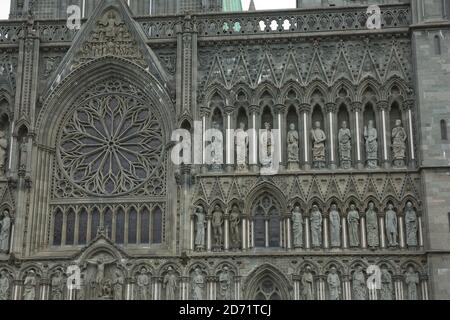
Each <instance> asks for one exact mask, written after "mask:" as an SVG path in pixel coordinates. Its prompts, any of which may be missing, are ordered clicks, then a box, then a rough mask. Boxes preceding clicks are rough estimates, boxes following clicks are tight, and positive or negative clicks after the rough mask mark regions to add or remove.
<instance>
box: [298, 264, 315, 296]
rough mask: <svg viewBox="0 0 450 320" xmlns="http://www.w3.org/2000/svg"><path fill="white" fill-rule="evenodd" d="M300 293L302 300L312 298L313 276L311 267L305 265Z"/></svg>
mask: <svg viewBox="0 0 450 320" xmlns="http://www.w3.org/2000/svg"><path fill="white" fill-rule="evenodd" d="M301 282H302V288H303V290H302V294H303V299H304V300H314V276H313V274H312V272H311V267H310V266H307V267H306V269H305V272H304V273H303V275H302V280H301Z"/></svg>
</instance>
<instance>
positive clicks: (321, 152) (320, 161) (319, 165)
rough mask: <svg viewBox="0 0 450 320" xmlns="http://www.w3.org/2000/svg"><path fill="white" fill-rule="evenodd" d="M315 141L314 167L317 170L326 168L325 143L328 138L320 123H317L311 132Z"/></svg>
mask: <svg viewBox="0 0 450 320" xmlns="http://www.w3.org/2000/svg"><path fill="white" fill-rule="evenodd" d="M311 137H312V140H313V167H314V168H316V169H323V168H325V161H326V159H325V141H326V140H327V137H326V135H325V132H324V131H323V130H322V129H321V128H320V121H316V123H315V127H314V129H313V130H311Z"/></svg>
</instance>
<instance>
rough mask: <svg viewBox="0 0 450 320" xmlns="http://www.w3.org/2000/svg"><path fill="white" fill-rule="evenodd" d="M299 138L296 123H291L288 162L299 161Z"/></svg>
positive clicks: (288, 136)
mask: <svg viewBox="0 0 450 320" xmlns="http://www.w3.org/2000/svg"><path fill="white" fill-rule="evenodd" d="M298 140H299V135H298V131H297V130H295V124H293V123H291V124H290V126H289V132H288V135H287V143H288V162H294V163H298V161H299V150H300V148H299V146H298Z"/></svg>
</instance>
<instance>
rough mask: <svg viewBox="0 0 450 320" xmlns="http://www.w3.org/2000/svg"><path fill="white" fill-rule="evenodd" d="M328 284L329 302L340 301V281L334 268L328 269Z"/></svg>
mask: <svg viewBox="0 0 450 320" xmlns="http://www.w3.org/2000/svg"><path fill="white" fill-rule="evenodd" d="M327 284H328V295H329V300H340V299H341V290H342V289H341V280H340V279H339V275H338V274H337V270H336V268H335V267H332V268H331V269H330V273H329V274H328V277H327Z"/></svg>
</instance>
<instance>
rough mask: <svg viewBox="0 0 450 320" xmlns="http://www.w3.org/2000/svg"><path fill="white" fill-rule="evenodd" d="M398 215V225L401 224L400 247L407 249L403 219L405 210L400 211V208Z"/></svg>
mask: <svg viewBox="0 0 450 320" xmlns="http://www.w3.org/2000/svg"><path fill="white" fill-rule="evenodd" d="M397 217H398V225H399V233H398V238H399V241H398V242H399V245H400V249H405V248H406V242H405V225H404V219H403V212H400V210H398V212H397Z"/></svg>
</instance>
